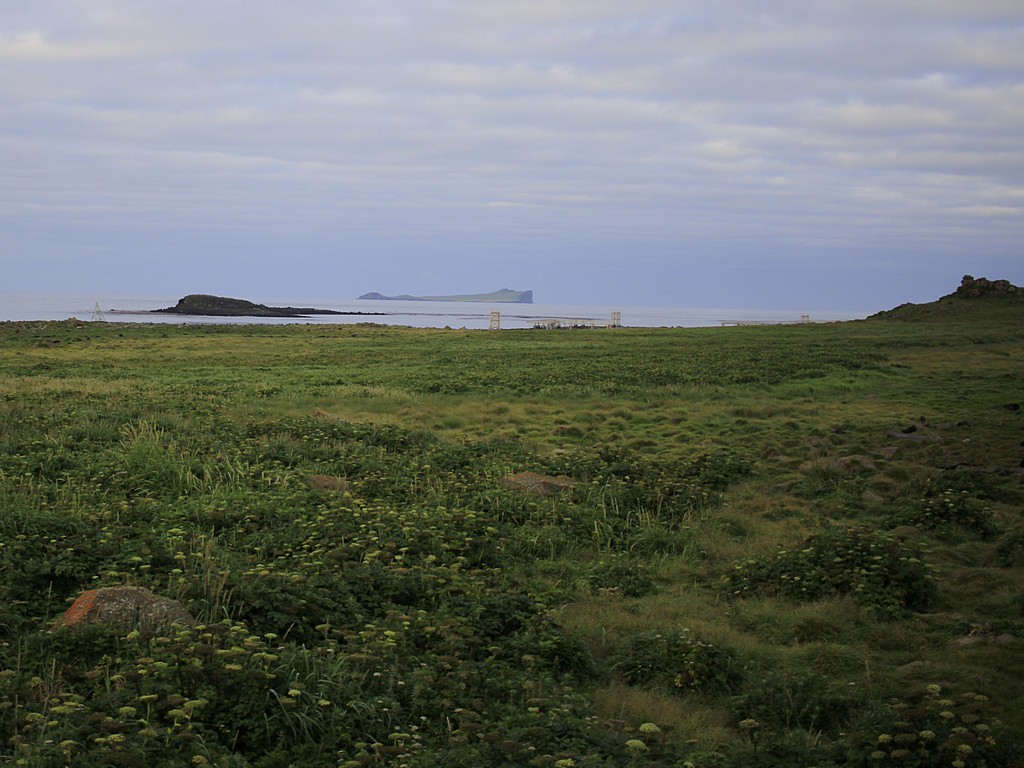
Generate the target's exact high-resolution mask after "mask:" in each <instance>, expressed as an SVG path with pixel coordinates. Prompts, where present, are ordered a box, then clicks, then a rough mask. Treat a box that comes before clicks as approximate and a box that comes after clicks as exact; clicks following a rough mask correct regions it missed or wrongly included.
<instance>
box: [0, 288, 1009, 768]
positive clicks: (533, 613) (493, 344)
mask: <svg viewBox="0 0 1024 768" xmlns="http://www.w3.org/2000/svg"><path fill="white" fill-rule="evenodd" d="M1022 318H1024V313H1022V311H1021V309H1020V307H1019V306H1004V305H1003V304H1001V303H999V302H988V303H984V302H979V303H978V304H977V305H976V306H967V307H965V308H964V309H963V311H960V312H956V313H951V314H946V315H943V316H942V317H941V318H939V319H934V318H933V319H931V320H929V319H928V318H925V319H922V320H920V321H916V322H897V321H883V320H868V321H858V322H850V323H838V324H821V325H819V324H808V325H792V326H765V327H737V328H704V329H630V328H622V329H608V330H574V331H500V332H490V331H459V330H447V329H446V330H440V329H437V330H435V329H410V328H395V327H386V326H375V325H371V324H360V325H346V326H328V325H287V326H284V325H281V326H264V325H261V326H247V325H221V326H197V325H183V326H172V325H129V324H118V323H83V322H77V321H73V320H71V321H67V322H63V323H2V324H0V764H3V765H7V764H10V765H19V766H22V765H23V766H33V767H42V766H47V767H49V766H132V767H134V766H138V767H139V768H142V767H143V766H146V767H149V766H157V767H160V766H167V767H170V766H183V765H212V766H225V767H234V768H245V767H251V768H270V767H272V766H274V767H276V766H282V767H284V766H296V767H298V766H302V767H306V766H314V767H318V766H332V767H348V768H354V767H355V766H420V767H430V768H437V767H440V766H453V767H454V766H551V767H553V768H570V767H571V766H693V768H713V767H716V766H719V767H725V766H730V767H731V766H737V767H738V766H786V767H789V766H794V767H795V766H808V767H810V766H821V767H826V766H840V765H843V766H846V765H849V766H890V765H892V766H952V767H953V768H963V767H964V766H979V767H981V766H990V767H992V766H1007V765H1015V764H1016V765H1020V764H1022V763H1021V761H1022V759H1024V751H1022V745H1024V715H1022V714H1021V713H1022V712H1024V685H1022V681H1024V520H1022V516H1021V510H1022V502H1024V489H1022V474H1021V466H1022V459H1024V443H1022V440H1024V426H1022V420H1024V415H1022V414H1021V411H1020V410H1019V404H1020V403H1021V402H1022V401H1024V390H1022V382H1024V356H1022V352H1024V343H1022V337H1021V328H1022V327H1024V323H1022V322H1021V320H1022ZM520 472H532V473H537V474H540V475H547V476H554V477H563V478H570V479H571V481H572V482H571V484H570V483H569V481H568V480H563V481H561V482H562V483H563V484H564V485H565V486H566V487H564V489H562V490H560V491H557V492H552V493H549V494H546V495H537V494H533V493H529V492H527V491H525V490H522V489H519V488H515V487H509V486H510V484H509V483H508V482H507V478H508V477H509V476H511V475H514V474H516V473H520ZM120 585H130V586H140V587H145V588H147V589H149V590H151V591H152V592H154V593H156V594H158V595H162V596H166V597H169V598H173V599H175V600H177V601H179V602H180V603H181V604H182V605H183V606H184V607H185V608H187V609H188V611H189V612H190V613H191V615H192V616H193V617H194V618H195V623H194V624H187V623H185V624H176V625H169V626H166V627H161V628H159V629H158V630H156V631H151V630H149V629H147V628H144V627H137V628H130V627H127V628H126V627H122V628H120V629H118V628H112V627H109V626H103V625H90V626H83V627H76V628H73V629H72V628H60V627H55V624H54V622H55V620H57V619H58V618H59V617H60V616H61V615H62V614H63V612H64V611H65V610H66V609H67V608H68V606H69V605H70V604H71V602H72V601H73V600H74V599H75V598H76V597H77V596H78V595H79V594H81V593H82V592H83V591H84V590H87V589H92V588H96V587H105V586H120Z"/></svg>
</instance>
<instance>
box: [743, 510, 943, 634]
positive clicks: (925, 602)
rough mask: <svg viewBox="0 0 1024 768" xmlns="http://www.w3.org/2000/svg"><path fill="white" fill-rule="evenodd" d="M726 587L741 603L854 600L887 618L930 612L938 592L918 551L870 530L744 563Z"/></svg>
mask: <svg viewBox="0 0 1024 768" xmlns="http://www.w3.org/2000/svg"><path fill="white" fill-rule="evenodd" d="M727 583H728V587H729V589H730V591H731V592H732V595H733V596H734V597H737V598H742V597H745V596H748V595H754V594H768V595H778V596H782V597H788V598H793V599H797V600H818V599H821V598H824V597H829V596H831V595H837V594H838V595H851V596H853V597H854V598H855V599H856V600H857V601H858V602H860V603H861V604H863V605H865V606H866V607H868V608H870V609H871V610H872V611H873V612H874V613H875V614H876V615H878V616H879V617H880V618H885V619H896V618H898V617H900V616H902V615H903V614H905V613H906V612H907V611H921V610H925V609H927V608H928V606H929V605H930V604H931V602H932V600H933V599H934V597H935V591H936V586H935V581H934V579H933V578H932V576H931V574H930V571H929V567H928V566H927V565H926V564H925V562H924V561H923V560H922V559H921V553H920V552H919V551H918V550H917V549H915V548H913V546H912V545H911V544H909V543H906V542H900V541H897V540H896V539H894V538H892V537H890V536H888V535H886V534H884V533H881V532H878V531H872V530H869V529H867V528H845V529H840V528H827V529H825V530H823V531H821V532H820V533H816V534H814V535H812V536H809V537H808V538H807V539H805V540H804V542H803V543H802V544H801V545H800V546H798V547H796V548H794V549H782V548H780V549H779V550H778V551H777V552H775V553H774V554H772V555H767V556H765V557H760V558H750V559H748V560H743V561H741V562H739V563H736V564H735V565H734V567H733V571H732V573H731V574H729V576H728V577H727Z"/></svg>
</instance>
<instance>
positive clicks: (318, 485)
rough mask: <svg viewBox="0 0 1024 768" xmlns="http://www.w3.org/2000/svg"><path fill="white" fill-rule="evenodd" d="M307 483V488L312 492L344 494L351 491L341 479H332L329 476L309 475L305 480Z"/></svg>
mask: <svg viewBox="0 0 1024 768" xmlns="http://www.w3.org/2000/svg"><path fill="white" fill-rule="evenodd" d="M306 481H307V482H308V483H309V487H310V488H312V489H313V490H314V491H320V492H321V493H323V492H326V491H338V492H339V493H340V492H345V491H348V490H350V489H351V486H350V485H349V483H348V480H346V479H345V478H343V477H333V476H331V475H310V476H309V477H307V478H306Z"/></svg>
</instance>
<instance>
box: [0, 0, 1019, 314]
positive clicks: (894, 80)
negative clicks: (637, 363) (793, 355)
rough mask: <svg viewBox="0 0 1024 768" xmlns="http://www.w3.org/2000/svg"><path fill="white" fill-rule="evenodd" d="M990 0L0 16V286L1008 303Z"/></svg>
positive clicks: (1014, 200) (1011, 99) (1004, 24)
mask: <svg viewBox="0 0 1024 768" xmlns="http://www.w3.org/2000/svg"><path fill="white" fill-rule="evenodd" d="M1022 137H1024V3H1021V2H1020V0H975V1H974V2H964V0H773V2H770V3H769V2H765V0H730V1H729V2H725V0H717V1H716V0H628V1H627V0H557V2H555V1H554V0H515V1H514V2H513V1H512V0H502V1H501V2H498V1H497V0H415V1H413V0H396V1H394V2H387V3H385V2H379V0H345V1H344V2H338V1H337V0H332V1H329V0H295V1H294V2H289V3H284V2H280V0H274V1H273V2H271V1H270V0H3V2H2V5H0V291H5V290H6V291H30V292H38V291H55V292H57V291H60V292H66V291H77V292H89V291H102V292H104V293H105V294H111V293H131V292H135V293H141V294H145V295H156V296H163V295H166V296H169V297H176V296H179V295H183V294H185V293H191V292H205V293H220V294H225V295H233V296H240V297H244V298H250V299H255V300H262V299H265V298H270V297H282V296H287V297H336V298H338V299H348V298H352V297H355V296H358V295H359V294H361V293H365V292H368V291H379V292H382V293H385V294H388V293H412V294H439V293H440V294H447V293H467V292H485V291H491V290H496V289H498V288H504V287H507V288H516V289H527V288H530V289H533V290H534V291H535V294H536V298H537V301H539V302H544V303H575V304H606V303H617V304H621V305H626V306H640V305H649V306H677V307H680V306H681V307H687V306H702V307H708V306H712V307H714V306H717V307H755V308H791V307H792V308H799V309H865V310H877V309H883V308H888V307H891V306H894V305H896V304H899V303H902V302H904V301H930V300H932V299H935V298H938V297H939V296H941V295H943V294H946V293H949V292H951V291H952V290H953V289H954V288H955V287H956V286H957V285H958V284H959V281H960V278H961V277H962V276H963V275H964V274H966V273H970V274H973V275H975V276H985V277H989V278H990V279H998V278H1003V279H1009V280H1011V281H1012V282H1015V283H1017V284H1024V138H1022Z"/></svg>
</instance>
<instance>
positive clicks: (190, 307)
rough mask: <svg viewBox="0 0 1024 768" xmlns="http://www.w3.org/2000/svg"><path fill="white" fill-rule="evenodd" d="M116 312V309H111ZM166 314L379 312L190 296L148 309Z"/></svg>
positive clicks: (260, 315)
mask: <svg viewBox="0 0 1024 768" xmlns="http://www.w3.org/2000/svg"><path fill="white" fill-rule="evenodd" d="M115 311H116V310H115ZM149 311H150V312H153V313H162V314H169V315H204V316H211V317H305V316H307V315H378V314H384V313H382V312H339V311H338V310H334V309H314V308H312V307H268V306H267V305H266V304H255V303H253V302H251V301H246V300H245V299H229V298H226V297H224V296H210V295H208V294H205V293H192V294H189V295H188V296H185V297H184V298H182V299H180V300H179V301H178V303H177V304H175V305H174V306H173V307H167V308H165V309H152V310H149Z"/></svg>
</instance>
